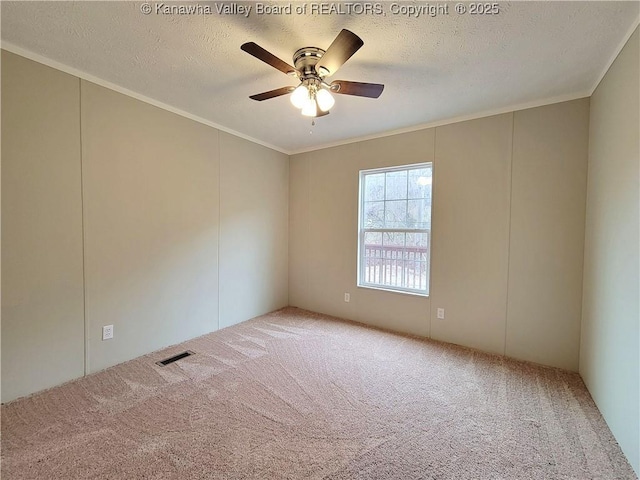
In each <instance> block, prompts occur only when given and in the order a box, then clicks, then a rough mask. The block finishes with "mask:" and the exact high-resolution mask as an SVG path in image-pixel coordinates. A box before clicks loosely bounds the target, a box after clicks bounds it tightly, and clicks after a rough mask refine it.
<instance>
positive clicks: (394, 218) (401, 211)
mask: <svg viewBox="0 0 640 480" xmlns="http://www.w3.org/2000/svg"><path fill="white" fill-rule="evenodd" d="M384 219H385V222H384V227H385V228H406V227H407V201H406V200H391V201H387V202H385V217H384Z"/></svg>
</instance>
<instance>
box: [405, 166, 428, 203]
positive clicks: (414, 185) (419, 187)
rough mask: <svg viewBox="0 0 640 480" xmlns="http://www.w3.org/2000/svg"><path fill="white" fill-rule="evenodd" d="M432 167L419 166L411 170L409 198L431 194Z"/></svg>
mask: <svg viewBox="0 0 640 480" xmlns="http://www.w3.org/2000/svg"><path fill="white" fill-rule="evenodd" d="M431 181H432V178H431V169H430V168H418V169H415V170H410V171H409V198H414V199H417V198H425V197H426V196H427V193H428V194H429V197H430V196H431V193H430V192H431Z"/></svg>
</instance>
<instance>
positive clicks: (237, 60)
mask: <svg viewBox="0 0 640 480" xmlns="http://www.w3.org/2000/svg"><path fill="white" fill-rule="evenodd" d="M156 3H160V2H151V5H152V8H155V4H156ZM222 3H225V4H227V5H230V4H232V3H233V2H200V3H199V4H200V5H201V6H204V5H209V6H210V7H211V8H212V9H213V10H214V12H215V9H216V4H222ZM236 3H238V4H243V5H252V7H253V11H252V12H251V14H250V15H249V17H244V16H240V15H218V14H216V13H214V14H212V15H162V14H156V13H155V12H154V13H151V14H150V15H143V14H142V13H141V12H140V6H141V4H142V2H9V1H2V2H1V5H2V6H1V8H2V30H1V34H2V40H3V42H4V43H3V47H5V48H8V49H10V50H13V51H17V52H19V53H25V52H32V53H33V54H36V57H37V56H38V55H40V56H43V57H46V58H47V59H50V60H52V61H53V62H55V64H62V65H64V66H67V67H70V69H69V70H70V71H74V72H75V73H77V72H78V71H80V72H83V75H82V76H84V77H85V78H89V79H92V78H99V79H102V80H104V81H106V82H109V83H112V84H115V85H118V86H120V87H123V88H124V89H127V90H130V91H132V92H136V93H137V94H140V95H142V96H145V97H148V98H150V99H153V100H155V101H156V103H157V102H162V103H163V104H166V105H168V106H171V107H173V109H174V110H180V111H183V112H186V113H187V114H190V115H191V116H195V117H199V118H201V119H204V120H205V121H206V122H208V123H210V124H214V125H217V126H220V127H222V128H223V129H225V130H227V131H232V132H237V133H239V134H241V135H242V136H244V137H247V138H251V139H255V140H257V141H259V142H260V143H263V144H266V145H270V146H274V147H275V148H277V149H279V150H281V151H284V152H286V153H294V152H299V151H304V150H310V149H313V148H317V147H319V146H325V145H329V144H338V143H344V142H346V141H349V140H351V139H355V138H362V137H367V136H375V135H378V134H382V133H384V132H389V131H397V130H403V129H411V128H412V127H415V126H418V125H426V124H431V123H438V122H443V121H445V120H448V119H453V118H460V117H472V116H478V115H480V114H484V113H488V112H496V111H500V110H507V109H511V108H512V107H520V106H524V105H534V104H543V103H548V102H550V101H553V100H561V99H568V98H577V97H580V96H587V95H589V94H590V93H591V91H592V89H593V87H594V86H595V84H596V83H597V82H598V81H599V79H600V78H601V76H602V74H603V73H604V70H605V69H606V68H607V67H608V65H609V64H610V62H611V61H612V59H613V56H614V55H615V54H616V53H617V51H618V49H619V48H620V47H621V44H622V42H623V41H624V40H625V39H626V37H627V36H628V34H629V33H630V29H631V28H632V27H633V26H634V25H635V24H637V19H638V14H639V3H638V2H637V1H628V2H608V1H606V2H592V1H585V2H583V1H574V2H521V1H519V2H500V3H499V8H500V12H499V14H498V15H492V16H488V15H484V16H482V15H469V14H465V15H459V14H457V13H455V12H454V5H455V3H449V14H448V15H438V16H435V17H428V16H422V17H420V18H407V17H405V16H401V15H393V14H392V13H391V11H390V9H391V2H381V5H382V9H383V11H384V13H385V15H380V16H374V15H355V14H353V15H345V14H327V15H313V16H312V15H296V14H293V15H258V14H256V13H255V8H256V4H255V3H253V2H236ZM280 3H281V4H283V5H287V4H288V3H289V2H286V1H285V2H280ZM311 3H312V2H307V4H308V8H309V5H311ZM338 3H339V2H336V3H335V4H334V5H337V4H338ZM398 3H400V4H401V5H409V4H412V3H413V2H398ZM424 3H425V2H417V3H415V4H424ZM441 3H443V2H441ZM165 4H169V2H165ZM415 4H414V5H415ZM431 4H432V5H436V2H431ZM293 5H294V6H296V5H301V3H293ZM342 28H347V29H349V30H352V31H353V32H354V33H356V34H357V35H359V36H360V37H361V38H362V39H363V40H364V46H363V47H362V48H361V49H360V50H359V51H358V52H357V53H356V54H355V55H354V56H353V57H352V58H351V59H350V60H349V61H348V62H347V63H346V64H345V65H344V66H343V67H342V68H341V69H340V71H339V72H337V74H336V75H335V76H334V77H332V79H334V80H335V79H341V80H352V81H361V82H373V83H383V84H385V90H384V92H383V94H382V96H381V97H380V98H379V99H377V100H373V99H368V98H359V97H348V96H345V95H336V105H335V107H334V108H333V109H332V110H331V115H328V116H326V117H323V118H319V119H317V120H316V126H315V127H313V129H311V126H310V120H309V119H307V118H306V117H302V116H301V115H300V113H299V111H298V110H296V109H294V107H293V106H291V104H290V103H289V99H288V97H287V96H283V97H279V98H275V99H271V100H267V101H264V102H256V101H253V100H250V99H249V95H252V94H255V93H259V92H263V91H266V90H272V89H275V88H278V87H282V86H285V85H293V84H295V81H294V79H293V78H291V77H288V76H286V75H284V74H283V73H281V72H279V71H278V70H276V69H274V68H272V67H270V66H268V65H267V64H265V63H262V62H260V61H259V60H257V59H255V58H253V57H251V56H250V55H248V54H247V53H245V52H243V51H241V50H240V45H242V44H243V43H244V42H248V41H254V42H256V43H257V44H259V45H260V46H262V47H264V48H266V49H267V50H269V51H270V52H272V53H273V54H275V55H276V56H278V57H280V58H281V59H283V60H285V61H286V62H287V63H289V64H291V63H292V62H293V60H292V55H293V53H294V52H295V51H296V50H297V49H298V48H300V47H304V46H316V47H320V48H325V49H326V48H327V47H328V46H329V44H330V43H331V42H332V40H333V38H334V37H335V36H336V35H337V33H338V32H339V31H340V30H341V29H342ZM6 42H9V43H8V44H7V43H6ZM310 131H312V132H313V133H311V134H310Z"/></svg>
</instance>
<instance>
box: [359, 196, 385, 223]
mask: <svg viewBox="0 0 640 480" xmlns="http://www.w3.org/2000/svg"><path fill="white" fill-rule="evenodd" d="M363 222H364V227H365V228H383V227H384V202H365V203H364V219H363Z"/></svg>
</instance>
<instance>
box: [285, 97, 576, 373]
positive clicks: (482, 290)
mask: <svg viewBox="0 0 640 480" xmlns="http://www.w3.org/2000/svg"><path fill="white" fill-rule="evenodd" d="M588 105H589V100H588V99H581V100H576V101H572V102H566V103H562V104H557V105H550V106H547V107H541V108H538V109H532V110H524V111H520V112H515V113H512V114H504V115H498V116H494V117H487V118H482V119H479V120H473V121H469V122H462V123H457V124H452V125H447V126H443V127H437V128H435V129H426V130H422V131H418V132H413V133H408V134H402V135H396V136H391V137H385V138H380V139H376V140H370V141H366V142H359V143H354V144H350V145H345V146H341V147H334V148H331V149H326V150H321V151H316V152H310V153H304V154H299V155H294V156H293V157H291V159H290V186H291V187H290V200H289V204H290V206H291V208H290V216H289V232H290V244H289V251H290V257H289V279H290V293H289V303H290V304H292V305H295V306H299V307H303V308H308V309H310V310H316V311H320V312H324V313H329V314H332V315H338V316H342V317H346V318H349V319H353V320H356V321H361V322H364V323H370V324H373V325H377V326H381V327H385V328H389V329H393V330H399V331H404V332H409V333H414V334H418V335H423V336H430V337H432V338H435V339H438V340H443V341H447V342H453V343H458V344H462V345H466V346H470V347H474V348H479V349H482V350H487V351H490V352H496V353H501V354H502V353H507V354H508V355H510V356H513V357H516V358H521V359H525V360H530V361H534V362H538V363H542V364H547V365H554V366H559V367H563V368H568V369H571V370H577V368H578V345H579V327H578V326H579V323H580V305H581V291H582V280H581V262H580V260H579V259H580V258H581V256H582V251H583V238H584V202H585V171H586V162H587V144H588V137H587V134H588V132H587V125H588V118H589V112H588ZM560 127H561V128H560ZM558 129H560V133H561V134H559V133H558V132H559V130H558ZM540 155H542V156H545V158H541V159H540V158H537V157H538V156H540ZM425 161H433V162H434V183H433V187H434V199H433V217H432V228H433V231H432V243H433V245H432V251H431V261H432V269H431V294H430V298H425V297H418V296H413V295H406V294H401V293H391V292H385V291H379V290H371V289H366V288H358V287H356V263H357V258H356V255H357V221H358V218H357V204H358V171H359V170H361V169H367V168H376V167H382V166H392V165H403V164H410V163H417V162H425ZM532 163H533V164H532ZM536 164H537V167H540V168H543V169H544V171H543V172H541V171H540V168H536ZM571 169H576V170H575V171H574V174H570V172H571ZM537 195H540V197H541V198H537ZM560 203H561V204H560ZM543 252H549V253H550V254H551V255H552V256H551V257H549V258H540V256H541V254H542V253H543ZM532 257H535V258H536V262H535V264H532V263H531V262H530V259H531V258H532ZM511 260H513V263H510V261H511ZM550 277H553V279H551V280H550ZM558 285H561V286H562V287H561V288H562V289H564V290H566V292H567V294H566V295H563V294H562V293H561V292H556V290H555V289H556V287H557V286H558ZM345 292H349V293H351V302H350V303H345V302H344V293H345ZM524 292H528V293H529V295H525V293H524ZM507 306H509V308H507ZM436 308H444V309H445V312H446V319H445V320H438V319H436V315H435V311H436ZM532 332H533V333H532ZM526 336H529V342H525V341H523V338H524V337H526Z"/></svg>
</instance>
